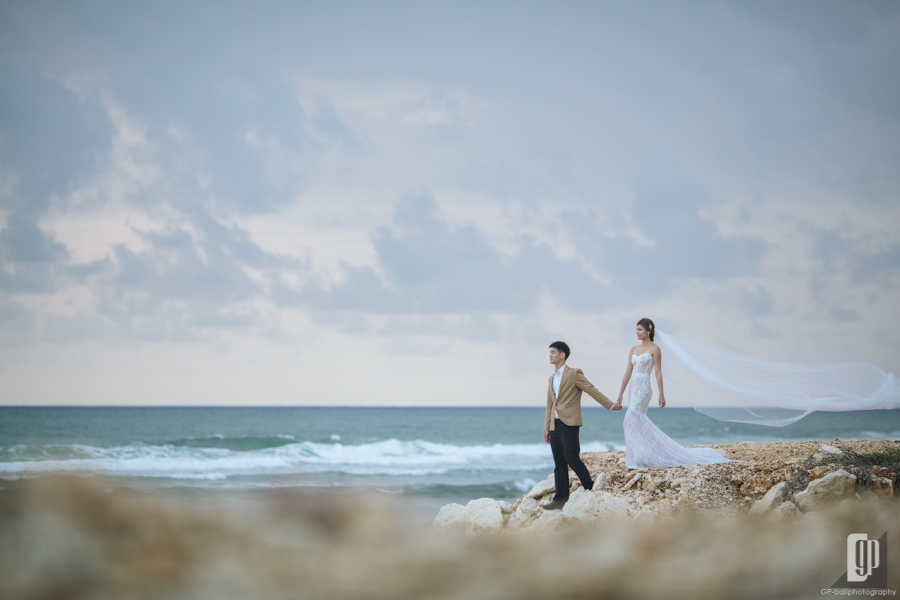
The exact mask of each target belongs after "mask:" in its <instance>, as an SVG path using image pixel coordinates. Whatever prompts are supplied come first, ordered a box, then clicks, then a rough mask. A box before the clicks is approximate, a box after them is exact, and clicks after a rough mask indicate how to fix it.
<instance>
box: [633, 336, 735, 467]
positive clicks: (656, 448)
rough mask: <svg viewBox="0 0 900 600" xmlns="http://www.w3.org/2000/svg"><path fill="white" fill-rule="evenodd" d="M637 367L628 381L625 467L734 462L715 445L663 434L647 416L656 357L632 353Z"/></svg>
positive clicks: (685, 465)
mask: <svg viewBox="0 0 900 600" xmlns="http://www.w3.org/2000/svg"><path fill="white" fill-rule="evenodd" d="M631 364H632V366H633V367H634V370H633V371H632V373H631V380H630V381H629V382H628V413H627V414H626V415H625V466H626V467H627V468H629V469H665V468H666V467H689V466H693V465H705V464H710V463H721V462H731V461H730V460H728V459H727V458H723V457H722V455H721V454H719V453H718V452H716V451H715V450H713V449H712V448H685V447H684V446H682V445H680V444H679V443H678V442H676V441H675V440H673V439H672V438H670V437H669V436H667V435H666V434H664V433H663V432H662V431H661V430H660V428H659V427H657V426H656V425H654V424H653V422H652V421H651V420H650V419H649V418H648V417H647V407H648V406H649V405H650V398H651V397H652V396H653V388H652V387H651V386H650V374H651V373H652V372H653V356H652V355H650V354H649V353H647V354H641V355H633V356H632V357H631Z"/></svg>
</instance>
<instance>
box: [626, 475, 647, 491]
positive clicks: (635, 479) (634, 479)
mask: <svg viewBox="0 0 900 600" xmlns="http://www.w3.org/2000/svg"><path fill="white" fill-rule="evenodd" d="M643 476H644V474H643V473H638V474H637V475H635V476H634V477H632V478H631V479H629V480H628V483H626V484H625V485H624V486H623V487H622V489H623V490H630V489H631V487H632V486H633V485H634V484H636V483H637V482H638V481H640V480H641V477H643Z"/></svg>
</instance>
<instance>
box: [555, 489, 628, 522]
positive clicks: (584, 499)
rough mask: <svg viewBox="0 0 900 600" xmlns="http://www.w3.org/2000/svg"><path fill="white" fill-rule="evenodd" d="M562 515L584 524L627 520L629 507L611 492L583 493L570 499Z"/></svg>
mask: <svg viewBox="0 0 900 600" xmlns="http://www.w3.org/2000/svg"><path fill="white" fill-rule="evenodd" d="M562 514H563V515H565V517H566V518H567V519H570V520H573V521H579V522H584V523H590V522H593V521H596V520H597V519H625V518H627V517H628V514H629V506H628V502H626V501H625V500H624V499H622V498H617V497H616V496H613V495H612V494H610V493H609V492H600V493H597V492H591V493H582V494H577V495H573V496H572V497H571V498H569V501H568V502H566V505H565V506H564V507H563V509H562Z"/></svg>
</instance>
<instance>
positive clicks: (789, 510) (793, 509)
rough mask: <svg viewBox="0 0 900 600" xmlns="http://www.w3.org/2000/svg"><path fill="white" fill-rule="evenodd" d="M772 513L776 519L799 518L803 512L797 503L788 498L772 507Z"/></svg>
mask: <svg viewBox="0 0 900 600" xmlns="http://www.w3.org/2000/svg"><path fill="white" fill-rule="evenodd" d="M771 515H772V516H773V517H775V518H776V519H799V518H800V517H802V516H803V513H802V512H801V511H800V509H799V508H797V505H796V504H794V503H793V502H791V501H790V500H787V501H785V502H782V503H781V504H779V505H778V506H776V507H775V508H774V509H772V512H771Z"/></svg>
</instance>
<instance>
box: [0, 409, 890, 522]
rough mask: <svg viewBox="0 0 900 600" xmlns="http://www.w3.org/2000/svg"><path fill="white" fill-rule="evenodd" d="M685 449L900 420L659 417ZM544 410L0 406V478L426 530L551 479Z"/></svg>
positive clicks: (869, 430) (589, 423)
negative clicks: (407, 518)
mask: <svg viewBox="0 0 900 600" xmlns="http://www.w3.org/2000/svg"><path fill="white" fill-rule="evenodd" d="M649 415H650V418H651V419H652V420H653V421H654V422H655V423H656V424H657V425H658V426H659V427H661V428H662V429H663V431H665V432H666V433H667V434H669V435H670V436H671V437H673V438H674V439H675V440H677V441H678V442H680V443H682V444H684V445H689V444H716V443H731V442H771V441H789V440H833V439H834V438H836V437H837V438H840V439H842V440H853V439H891V440H900V411H859V412H847V413H814V414H812V415H810V416H808V417H806V418H804V419H802V420H800V421H798V422H797V423H794V424H792V425H789V426H787V427H782V428H774V427H762V426H757V425H744V424H739V423H726V422H720V421H716V420H713V419H711V418H709V417H706V416H703V415H701V414H699V413H697V412H695V411H694V410H692V409H688V408H666V409H662V410H660V409H650V411H649ZM543 416H544V409H543V408H449V407H448V408H388V407H384V408H351V407H347V408H325V407H290V408H282V407H247V408H224V407H222V408H200V407H196V408H191V407H188V408H184V407H153V408H150V407H102V408H101V407H0V486H2V480H14V479H19V478H26V477H35V476H39V475H42V474H46V473H68V474H74V475H78V476H85V477H98V476H99V477H104V478H106V479H108V480H109V481H111V482H113V483H114V484H115V485H120V486H125V487H129V488H133V489H135V490H138V491H139V492H141V493H147V494H161V493H175V494H178V495H181V496H183V497H185V498H203V497H206V496H215V497H220V498H221V497H224V498H228V497H246V496H251V497H252V496H253V495H254V494H259V493H261V491H264V490H272V489H277V488H304V489H306V490H307V491H310V492H314V493H315V492H330V493H344V492H346V491H351V490H357V489H360V488H365V489H368V490H370V491H372V492H374V493H379V494H387V495H390V497H391V498H394V499H396V500H397V501H398V502H401V503H404V504H405V505H407V506H408V507H409V509H410V511H412V512H413V513H414V514H416V515H417V516H418V518H420V519H421V520H422V521H423V522H424V521H426V520H428V519H430V518H431V517H433V516H434V515H435V514H436V513H437V511H438V510H439V509H440V507H441V506H443V505H444V504H447V503H449V502H459V503H463V504H464V503H465V502H468V501H469V500H471V499H474V498H480V497H484V496H490V497H493V498H497V499H504V500H509V501H513V500H515V499H516V498H518V497H519V496H520V495H521V494H522V492H523V491H525V490H527V489H529V488H530V487H531V486H532V485H534V483H535V482H536V481H538V480H540V479H543V478H545V477H546V476H547V475H548V474H549V473H550V472H551V471H552V468H553V461H552V458H551V455H550V448H549V446H547V445H546V444H544V443H543V441H542V438H541V436H542V430H543ZM624 416H625V411H624V410H623V411H620V412H610V411H606V410H603V409H602V408H594V407H588V406H585V409H584V421H585V426H584V427H583V428H582V431H581V444H582V451H583V452H603V451H607V450H623V449H624V447H625V439H624V435H623V433H622V419H623V418H624Z"/></svg>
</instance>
